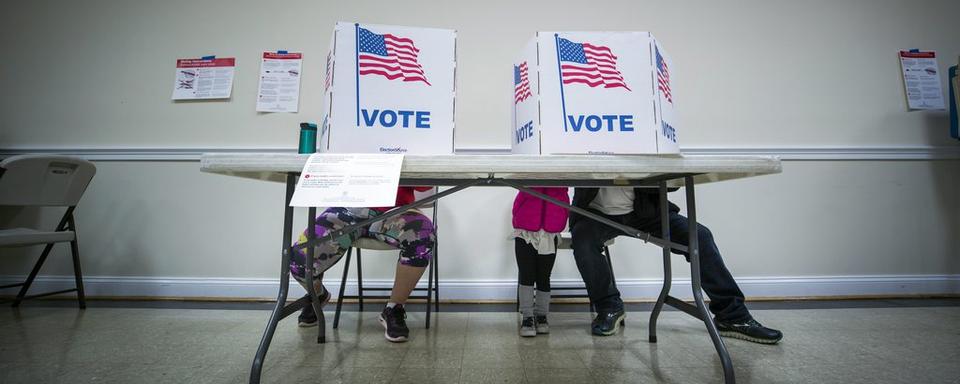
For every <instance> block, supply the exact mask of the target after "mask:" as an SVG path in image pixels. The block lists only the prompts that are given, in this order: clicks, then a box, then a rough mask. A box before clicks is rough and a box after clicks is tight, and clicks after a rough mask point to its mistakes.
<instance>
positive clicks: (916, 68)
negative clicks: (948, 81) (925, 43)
mask: <svg viewBox="0 0 960 384" xmlns="http://www.w3.org/2000/svg"><path fill="white" fill-rule="evenodd" d="M900 67H901V69H902V70H903V85H904V87H906V91H907V106H908V107H909V108H910V109H944V106H945V104H944V101H943V88H942V86H941V85H940V70H939V69H938V68H939V67H937V53H936V52H933V51H920V50H916V49H912V50H909V51H900Z"/></svg>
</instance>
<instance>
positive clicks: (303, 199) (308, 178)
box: [290, 153, 403, 207]
mask: <svg viewBox="0 0 960 384" xmlns="http://www.w3.org/2000/svg"><path fill="white" fill-rule="evenodd" d="M402 164H403V155H402V154H332V153H315V154H312V155H310V158H309V159H308V160H307V163H306V164H305V165H304V166H303V171H302V172H301V173H300V180H299V181H298V182H297V187H296V189H295V190H294V191H293V198H292V199H291V200H290V206H291V207H392V206H393V205H394V203H396V199H397V186H399V185H400V167H401V165H402Z"/></svg>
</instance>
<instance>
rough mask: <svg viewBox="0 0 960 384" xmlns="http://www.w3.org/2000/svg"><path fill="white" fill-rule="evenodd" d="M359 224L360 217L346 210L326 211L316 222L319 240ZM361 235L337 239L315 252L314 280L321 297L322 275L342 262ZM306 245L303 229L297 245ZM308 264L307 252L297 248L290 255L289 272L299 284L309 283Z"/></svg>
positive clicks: (321, 245)
mask: <svg viewBox="0 0 960 384" xmlns="http://www.w3.org/2000/svg"><path fill="white" fill-rule="evenodd" d="M356 222H357V218H356V217H355V216H354V215H353V214H351V213H350V212H349V211H348V210H347V209H346V208H327V209H326V210H325V211H323V213H321V214H319V215H317V220H316V230H315V231H314V233H315V235H316V236H317V237H321V236H326V234H328V233H330V232H331V231H334V230H337V229H340V228H343V227H345V226H348V225H351V224H353V223H356ZM357 236H358V234H357V233H356V232H354V233H351V234H345V235H343V236H340V237H339V238H337V239H330V241H326V242H323V243H320V244H318V245H317V246H316V247H315V248H314V253H313V275H314V276H313V277H314V287H315V289H317V293H318V294H322V293H323V291H322V290H321V287H322V285H321V280H322V279H323V272H324V271H326V270H328V269H330V267H332V266H334V265H335V264H336V263H337V261H340V258H341V257H343V254H344V252H346V250H347V248H348V247H350V244H353V241H354V240H355V239H356V238H357ZM305 242H307V230H306V229H304V231H303V233H301V234H300V237H299V238H298V239H297V242H296V244H302V243H305ZM306 262H307V250H306V248H304V249H298V250H296V251H295V252H293V254H292V255H290V273H291V274H292V275H293V277H294V278H295V279H296V280H297V282H298V283H300V285H304V284H306V280H305V278H306V275H304V273H305V272H306Z"/></svg>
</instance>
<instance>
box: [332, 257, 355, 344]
mask: <svg viewBox="0 0 960 384" xmlns="http://www.w3.org/2000/svg"><path fill="white" fill-rule="evenodd" d="M352 253H353V247H350V248H347V261H346V262H345V263H343V277H342V278H340V293H339V294H338V295H337V310H336V312H334V314H333V329H337V327H338V326H339V325H340V309H341V308H343V294H344V292H345V291H346V290H347V272H348V271H350V255H351V254H352Z"/></svg>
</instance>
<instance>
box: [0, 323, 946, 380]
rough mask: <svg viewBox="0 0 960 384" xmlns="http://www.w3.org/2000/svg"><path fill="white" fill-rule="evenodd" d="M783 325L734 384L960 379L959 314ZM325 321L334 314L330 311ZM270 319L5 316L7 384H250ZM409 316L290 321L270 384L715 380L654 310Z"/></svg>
mask: <svg viewBox="0 0 960 384" xmlns="http://www.w3.org/2000/svg"><path fill="white" fill-rule="evenodd" d="M753 313H754V316H755V317H756V318H758V319H759V320H760V321H762V322H763V323H764V324H766V325H768V326H772V327H776V328H779V329H782V330H783V331H784V333H785V338H784V340H783V342H782V343H780V344H778V345H772V346H770V345H758V344H753V343H749V342H745V341H742V340H733V339H724V342H725V344H726V345H727V348H728V350H729V351H730V355H731V357H732V359H733V362H734V366H735V367H736V375H737V379H738V382H739V383H809V382H817V383H877V382H883V383H921V382H922V383H949V384H957V383H960V364H956V362H957V361H960V331H958V330H957V328H956V324H958V323H960V307H956V306H952V307H930V308H927V307H921V306H916V305H913V306H909V307H893V308H871V307H858V308H837V309H800V310H783V309H777V310H758V311H753ZM327 316H328V319H327V320H328V325H330V324H331V323H332V313H327ZM268 317H269V313H268V312H267V311H264V310H217V309H158V308H89V309H87V310H86V311H78V310H77V309H76V308H73V307H62V308H58V307H50V308H48V307H25V308H20V309H7V310H2V311H0V340H2V341H3V342H2V343H0V382H3V383H33V382H51V383H56V382H70V383H77V382H79V383H84V382H118V383H120V382H138V383H139V382H144V383H167V382H170V383H173V382H190V383H236V382H245V381H246V380H247V378H248V376H249V373H250V365H251V362H252V359H253V355H254V353H255V351H256V348H257V344H258V343H259V340H260V337H261V335H262V332H263V329H264V326H265V323H266V321H267V318H268ZM422 320H423V314H422V313H411V314H410V317H409V318H408V323H409V325H410V327H411V340H410V341H409V342H408V343H402V344H394V343H389V342H387V341H386V340H384V338H383V329H382V327H381V326H380V325H379V324H378V322H377V320H376V313H375V312H364V313H356V312H344V313H343V318H342V319H341V324H340V328H339V329H337V330H333V329H328V330H327V343H325V344H317V343H316V335H317V330H318V329H317V328H299V327H297V326H296V323H295V322H293V321H289V320H288V321H285V322H283V323H281V324H280V326H279V327H278V328H277V331H276V334H275V337H274V339H273V342H272V343H271V347H270V351H269V353H268V354H267V359H266V361H265V364H264V370H263V378H264V382H276V383H282V382H291V381H304V382H321V383H355V382H356V383H388V382H401V383H403V382H417V383H423V382H426V383H431V382H433V383H456V382H461V383H490V382H493V383H539V382H544V383H550V384H558V383H564V382H584V381H588V382H604V383H625V382H631V383H634V382H640V383H643V382H660V383H700V382H708V383H709V382H721V381H722V374H723V372H722V369H721V368H720V363H719V359H718V357H717V355H716V351H715V350H714V346H713V344H712V343H711V342H710V339H709V337H708V336H707V335H706V333H705V330H704V327H703V323H702V322H700V321H698V320H696V319H693V318H691V317H689V316H686V315H685V314H682V313H680V312H675V311H674V312H664V313H663V314H662V316H661V318H660V321H659V322H658V336H659V342H658V343H650V342H649V340H648V339H649V333H648V332H649V331H648V324H649V323H648V322H649V313H644V312H635V313H630V314H628V316H627V325H626V327H625V328H624V329H623V330H622V331H621V332H620V333H618V334H617V335H614V336H610V337H596V336H592V335H590V334H589V322H590V314H588V313H584V312H564V313H555V314H552V315H551V317H550V322H551V334H549V335H539V336H537V337H534V338H520V337H518V335H517V321H518V318H517V315H516V314H515V313H510V312H498V313H490V312H470V313H447V312H442V313H438V314H436V318H435V322H434V323H433V325H432V326H431V328H430V329H425V328H424V327H423V322H422Z"/></svg>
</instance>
